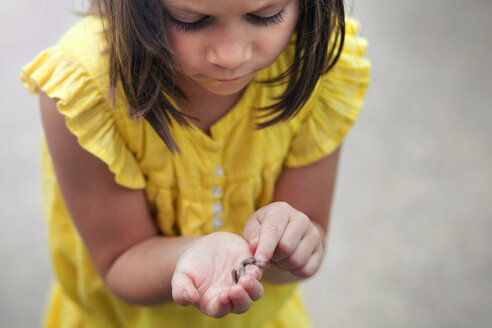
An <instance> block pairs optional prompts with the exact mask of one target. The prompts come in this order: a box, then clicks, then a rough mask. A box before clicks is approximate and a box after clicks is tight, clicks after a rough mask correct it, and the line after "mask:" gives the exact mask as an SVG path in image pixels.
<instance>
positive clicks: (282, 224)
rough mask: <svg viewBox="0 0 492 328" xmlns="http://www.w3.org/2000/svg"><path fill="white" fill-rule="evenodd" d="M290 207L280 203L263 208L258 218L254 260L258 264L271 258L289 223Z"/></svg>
mask: <svg viewBox="0 0 492 328" xmlns="http://www.w3.org/2000/svg"><path fill="white" fill-rule="evenodd" d="M289 208H290V211H291V210H292V207H290V206H289V205H288V204H286V203H285V204H284V203H282V205H277V206H276V207H273V206H272V207H271V209H272V210H270V208H265V210H264V211H263V212H262V215H261V216H260V215H259V216H258V220H259V221H260V222H261V226H260V234H259V239H258V246H257V247H256V252H255V256H254V258H255V259H256V260H258V261H260V262H266V261H268V260H270V259H271V258H272V255H273V252H274V251H275V249H276V248H277V245H278V242H279V241H280V239H281V238H282V235H283V233H284V231H285V228H286V226H287V224H288V223H289V221H290V216H289V215H290V211H289Z"/></svg>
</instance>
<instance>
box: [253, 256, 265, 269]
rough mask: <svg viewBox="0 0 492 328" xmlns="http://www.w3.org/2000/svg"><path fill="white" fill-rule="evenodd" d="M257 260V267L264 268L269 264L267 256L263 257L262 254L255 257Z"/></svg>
mask: <svg viewBox="0 0 492 328" xmlns="http://www.w3.org/2000/svg"><path fill="white" fill-rule="evenodd" d="M255 260H256V262H257V265H258V266H259V267H262V266H264V265H265V264H266V263H267V262H268V260H267V258H266V256H265V255H263V254H260V255H258V256H256V257H255Z"/></svg>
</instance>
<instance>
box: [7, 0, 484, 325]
mask: <svg viewBox="0 0 492 328" xmlns="http://www.w3.org/2000/svg"><path fill="white" fill-rule="evenodd" d="M348 7H349V8H348V13H349V14H352V15H354V16H355V17H356V18H358V19H359V20H360V21H361V22H362V28H361V34H362V35H363V36H365V37H367V38H368V39H369V41H370V47H369V50H368V57H369V58H370V59H371V61H372V63H373V78H372V84H371V86H370V89H369V92H368V94H367V98H366V105H365V108H364V110H363V112H362V114H361V116H360V119H359V121H358V123H357V124H356V126H355V128H354V130H353V131H352V132H351V133H350V135H349V137H348V138H347V141H346V142H345V147H344V150H343V154H342V163H341V168H340V171H339V177H338V185H337V193H336V197H335V205H334V210H333V220H332V223H331V232H330V236H329V243H328V251H327V255H326V260H325V262H324V264H323V267H322V269H321V271H320V272H319V273H318V274H317V276H315V277H314V278H313V279H311V280H310V281H308V282H307V283H305V284H304V286H305V288H304V289H305V294H306V300H307V304H308V306H309V310H310V312H311V314H312V317H313V321H314V326H315V328H324V327H378V328H379V327H409V328H410V327H412V328H414V327H491V326H492V238H491V236H492V221H491V217H492V199H491V196H492V195H491V192H490V185H491V183H492V171H491V168H492V134H491V132H490V129H491V123H492V108H491V105H490V97H491V95H492V82H491V78H492V65H491V60H492V36H491V32H492V19H491V18H490V15H491V14H492V1H490V0H433V1H426V0H414V1H402V0H393V1H389V0H371V1H353V0H351V2H350V3H349V4H348ZM76 9H81V0H65V1H60V0H57V1H56V0H37V1H35V0H2V2H1V6H0V46H1V51H0V92H1V97H0V104H1V111H2V116H1V119H0V153H1V158H2V160H1V162H0V163H1V164H0V165H1V166H0V168H1V170H0V175H1V187H0V263H1V264H0V265H1V270H0V318H1V319H0V327H9V328H10V327H36V326H38V325H39V322H40V318H41V316H42V312H43V308H44V300H45V298H46V292H47V290H48V285H49V282H50V279H51V277H52V272H51V268H50V264H49V259H48V253H47V245H46V240H45V239H46V229H45V226H44V223H43V217H42V206H41V188H40V169H39V137H40V133H41V128H40V119H39V114H38V110H37V108H38V105H37V98H35V97H32V96H30V95H29V94H28V92H27V91H26V90H24V89H23V88H22V86H21V83H20V82H19V78H18V76H19V72H20V69H21V66H22V65H23V64H25V63H27V62H28V61H30V60H31V59H33V58H34V56H35V55H36V54H37V53H38V52H39V51H41V50H42V49H44V48H46V47H48V46H50V45H52V44H54V43H55V42H56V41H57V40H58V39H59V38H60V37H61V36H62V34H63V32H64V31H65V30H66V29H67V28H68V27H70V26H71V25H72V24H73V23H74V22H76V21H77V20H78V18H77V17H75V16H74V15H72V14H70V11H71V10H76Z"/></svg>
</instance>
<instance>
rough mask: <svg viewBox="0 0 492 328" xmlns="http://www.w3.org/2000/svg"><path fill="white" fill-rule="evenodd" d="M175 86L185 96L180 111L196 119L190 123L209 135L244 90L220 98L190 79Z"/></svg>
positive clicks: (179, 81)
mask: <svg viewBox="0 0 492 328" xmlns="http://www.w3.org/2000/svg"><path fill="white" fill-rule="evenodd" d="M177 84H178V85H179V87H180V88H181V90H182V91H183V92H184V94H185V95H186V100H183V101H181V102H180V103H179V106H180V108H181V110H183V111H184V112H186V113H187V114H190V115H191V116H193V117H194V118H196V120H193V121H192V123H193V124H194V125H195V126H197V127H198V128H199V129H200V130H202V131H203V132H204V133H206V134H210V127H211V126H212V125H213V124H214V123H215V122H217V121H218V120H219V119H220V118H221V117H223V116H224V115H226V114H227V113H228V112H229V110H231V109H232V108H233V107H234V105H235V104H236V103H237V101H238V100H239V98H240V97H241V95H242V93H243V91H244V90H245V89H243V90H241V91H240V92H237V93H235V94H232V95H226V96H222V95H217V94H214V93H211V92H210V91H208V90H206V89H205V88H203V87H202V86H201V85H199V84H198V83H196V82H195V81H192V80H190V79H185V80H178V81H177Z"/></svg>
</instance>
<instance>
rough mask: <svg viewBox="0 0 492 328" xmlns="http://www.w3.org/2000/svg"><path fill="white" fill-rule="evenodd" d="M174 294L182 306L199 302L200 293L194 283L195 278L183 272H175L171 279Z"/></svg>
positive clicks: (175, 299)
mask: <svg viewBox="0 0 492 328" xmlns="http://www.w3.org/2000/svg"><path fill="white" fill-rule="evenodd" d="M171 290H172V296H173V299H174V301H175V302H176V303H178V304H179V305H182V306H188V305H190V304H193V303H196V302H198V300H199V299H200V294H199V293H198V290H197V289H196V288H195V285H194V284H193V280H191V278H190V277H188V276H187V275H184V274H182V273H175V274H174V275H173V278H172V280H171Z"/></svg>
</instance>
